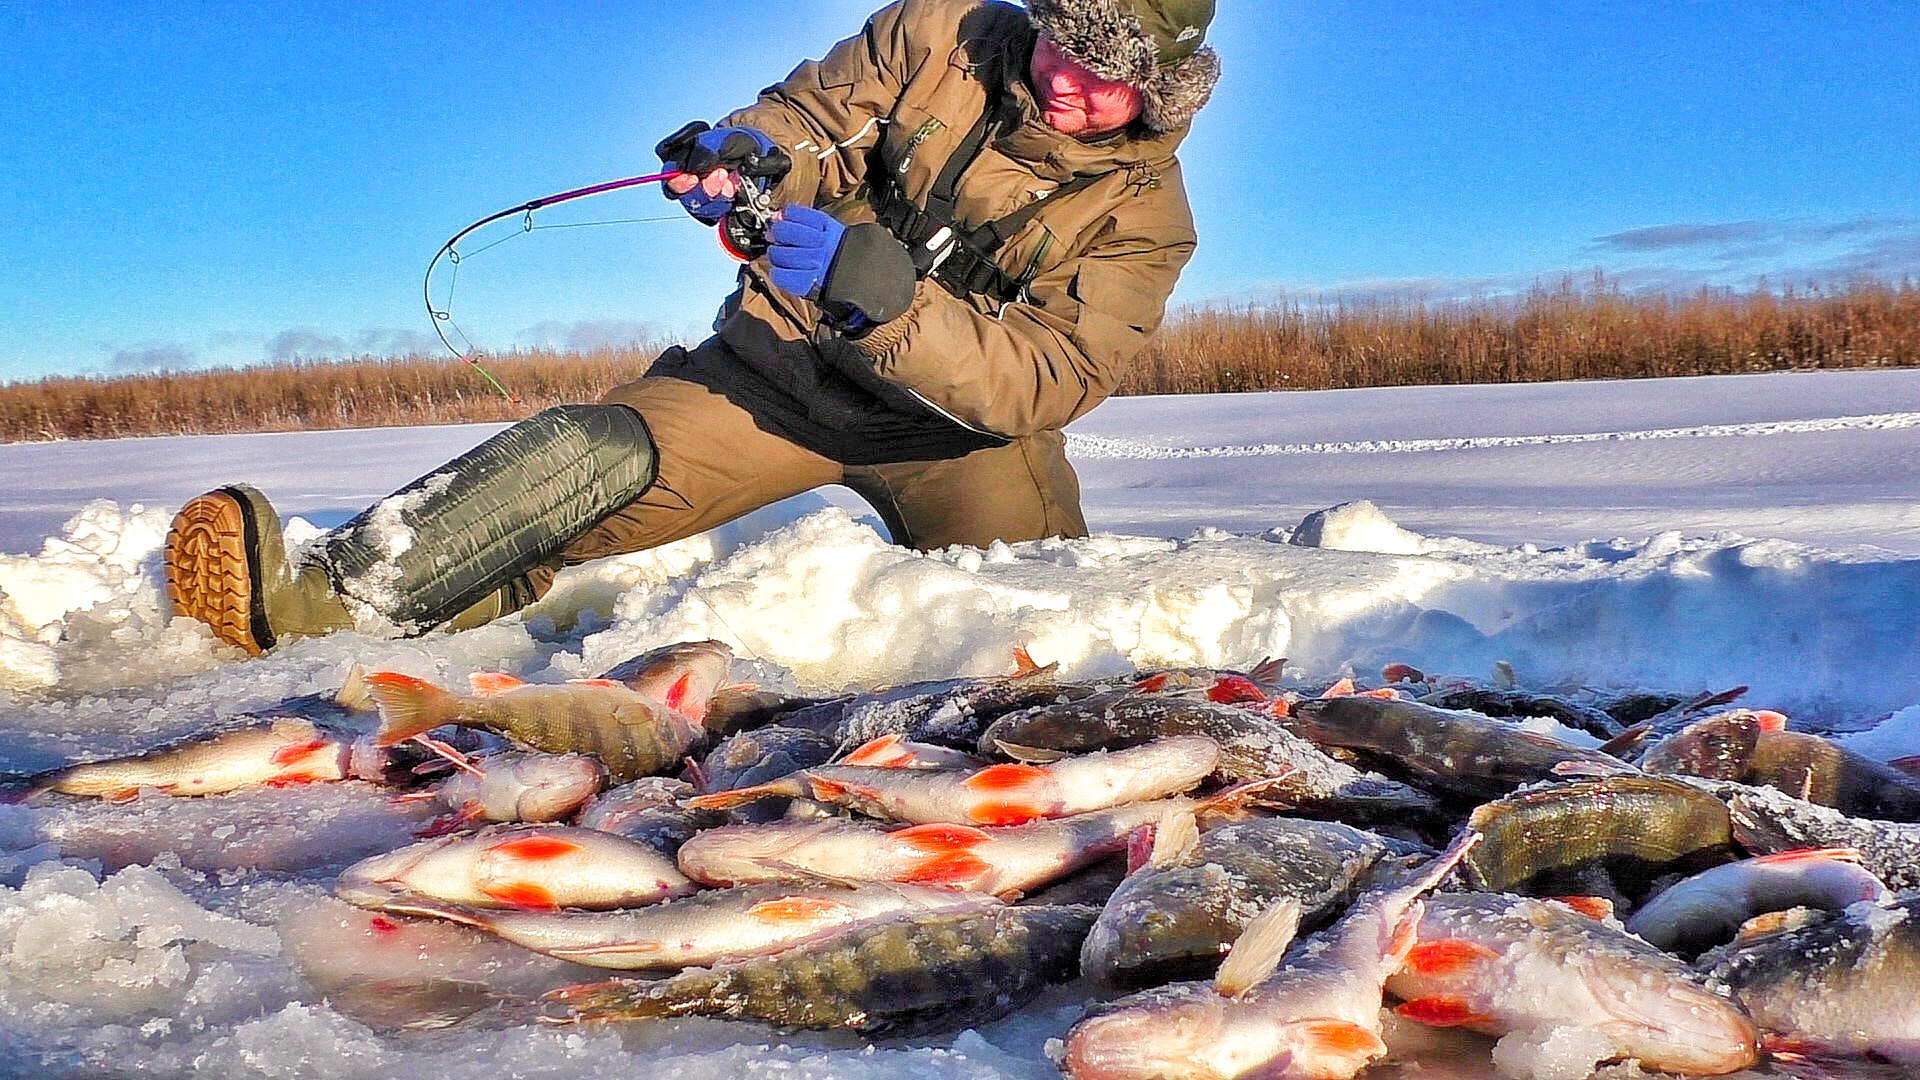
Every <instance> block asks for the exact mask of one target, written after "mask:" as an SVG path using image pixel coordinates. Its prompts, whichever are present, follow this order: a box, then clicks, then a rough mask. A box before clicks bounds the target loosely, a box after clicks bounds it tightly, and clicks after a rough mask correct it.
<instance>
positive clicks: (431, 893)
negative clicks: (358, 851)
mask: <svg viewBox="0 0 1920 1080" xmlns="http://www.w3.org/2000/svg"><path fill="white" fill-rule="evenodd" d="M697 888H698V886H697V885H695V884H694V883H693V882H692V881H689V880H688V879H687V877H686V875H685V874H682V873H681V872H680V871H679V869H678V868H676V867H675V866H674V864H673V863H672V861H670V860H668V859H667V858H665V857H663V856H662V855H661V854H660V853H659V852H657V851H655V850H654V849H653V848H650V847H648V846H647V845H645V844H641V843H638V842H637V841H633V840H628V839H626V838H625V837H621V836H615V835H613V834H612V833H604V832H599V831H597V830H594V829H581V828H576V827H574V826H571V825H493V826H489V827H487V828H484V829H480V830H478V831H476V832H473V833H469V834H464V835H459V836H445V837H440V838H437V839H433V840H425V841H422V842H420V843H417V844H410V845H408V846H406V847H403V848H400V849H399V850H397V851H390V852H387V853H385V854H383V855H374V856H371V857H369V858H366V859H362V860H360V861H359V862H357V863H354V864H353V865H352V866H349V867H347V868H346V869H345V870H343V871H341V873H340V876H339V878H338V879H337V880H336V881H335V882H334V890H333V891H334V895H335V896H338V897H339V898H340V899H342V900H345V901H346V902H348V903H350V904H354V905H356V906H358V907H364V908H373V909H376V910H380V909H384V908H386V907H387V906H388V904H390V903H392V902H395V901H401V902H404V901H406V900H409V899H413V898H427V899H434V900H443V901H446V902H448V903H452V904H459V905H462V906H465V907H476V908H518V909H527V910H546V911H552V910H557V909H559V908H588V909H594V910H605V909H607V908H618V907H634V906H638V905H641V904H650V903H654V902H656V901H659V900H664V899H666V898H667V897H670V896H684V895H686V894H688V893H691V892H693V891H695V890H696V889H697Z"/></svg>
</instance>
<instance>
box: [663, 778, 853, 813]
mask: <svg viewBox="0 0 1920 1080" xmlns="http://www.w3.org/2000/svg"><path fill="white" fill-rule="evenodd" d="M807 779H808V778H807V777H805V776H804V775H802V774H799V773H796V774H794V775H793V776H783V777H781V778H780V779H778V780H770V781H768V782H767V783H764V784H754V785H752V786H750V787H742V788H729V789H728V790H726V791H711V792H708V793H707V794H705V795H695V796H693V797H692V798H690V799H682V800H681V801H680V805H681V806H684V807H686V808H687V809H689V810H731V809H733V808H734V807H736V806H745V805H747V804H748V803H752V802H759V801H760V800H761V799H767V798H772V797H773V796H776V795H785V796H787V797H789V798H796V797H803V796H805V795H806V794H807V790H806V787H805V783H806V781H807ZM820 783H821V782H820V781H818V780H815V781H814V784H813V786H814V790H815V791H818V790H819V788H820Z"/></svg>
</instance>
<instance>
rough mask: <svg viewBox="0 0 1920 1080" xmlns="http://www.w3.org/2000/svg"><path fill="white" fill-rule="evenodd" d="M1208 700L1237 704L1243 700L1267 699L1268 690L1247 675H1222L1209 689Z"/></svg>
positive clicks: (1223, 703) (1221, 703)
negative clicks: (1257, 684)
mask: <svg viewBox="0 0 1920 1080" xmlns="http://www.w3.org/2000/svg"><path fill="white" fill-rule="evenodd" d="M1207 700H1208V701H1211V702H1214V703H1216V704H1220V705H1237V704H1239V703H1240V702H1243V701H1265V700H1267V692H1266V691H1265V690H1262V689H1260V688H1259V687H1258V686H1256V685H1254V682H1253V680H1252V679H1249V678H1247V677H1246V676H1245V675H1222V676H1221V677H1220V678H1219V679H1218V680H1216V681H1215V682H1214V684H1213V686H1211V687H1210V688H1208V690H1207Z"/></svg>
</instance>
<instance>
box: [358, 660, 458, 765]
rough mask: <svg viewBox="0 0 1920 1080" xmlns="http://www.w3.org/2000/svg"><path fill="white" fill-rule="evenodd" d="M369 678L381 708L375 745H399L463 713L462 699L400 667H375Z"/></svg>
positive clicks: (374, 738) (374, 740) (374, 698)
mask: <svg viewBox="0 0 1920 1080" xmlns="http://www.w3.org/2000/svg"><path fill="white" fill-rule="evenodd" d="M366 682H367V690H368V692H370V693H371V694H372V695H373V700H374V702H375V703H376V704H377V705H378V706H379V708H380V730H379V731H378V732H377V733H376V734H375V735H374V737H373V744H374V745H375V746H383V747H384V746H395V745H398V744H399V743H403V742H405V741H407V740H408V739H411V738H413V737H414V736H415V735H419V734H422V733H424V732H428V731H431V730H433V729H434V728H437V727H439V726H440V725H441V724H445V723H450V722H452V721H453V720H454V718H455V717H457V716H458V715H459V714H460V699H459V698H457V697H455V696H454V695H452V694H449V693H447V692H446V691H445V690H442V689H440V688H439V687H437V686H435V685H433V684H432V683H430V682H428V681H426V680H425V679H418V678H415V677H413V676H412V675H403V674H401V673H400V672H398V671H375V672H370V673H369V674H368V675H367V677H366Z"/></svg>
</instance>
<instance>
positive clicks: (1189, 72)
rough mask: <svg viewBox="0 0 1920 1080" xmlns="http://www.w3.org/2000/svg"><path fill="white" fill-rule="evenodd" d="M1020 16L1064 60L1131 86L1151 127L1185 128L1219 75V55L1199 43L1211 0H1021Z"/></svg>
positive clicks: (1164, 129) (1203, 103)
mask: <svg viewBox="0 0 1920 1080" xmlns="http://www.w3.org/2000/svg"><path fill="white" fill-rule="evenodd" d="M1027 14H1028V16H1029V17H1030V18H1031V19H1032V20H1033V25H1034V27H1035V28H1036V29H1038V30H1040V32H1042V33H1044V34H1046V35H1047V37H1049V38H1051V39H1053V42H1054V44H1056V45H1058V46H1059V47H1060V51H1061V52H1063V53H1065V54H1066V55H1067V57H1068V58H1069V59H1071V60H1073V61H1074V62H1075V63H1078V64H1081V65H1083V66H1084V67H1085V68H1086V69H1087V70H1088V71H1091V72H1093V73H1094V74H1095V75H1098V76H1100V77H1102V78H1106V79H1114V80H1117V81H1119V82H1123V83H1126V84H1127V85H1129V86H1132V87H1134V88H1136V89H1138V90H1139V91H1140V97H1141V106H1142V108H1141V114H1140V119H1141V122H1142V123H1144V124H1145V125H1146V126H1147V127H1148V128H1150V129H1152V130H1154V131H1173V130H1175V129H1177V128H1182V127H1185V126H1187V124H1188V123H1190V122H1191V121H1192V120H1193V117H1194V114H1196V113H1198V112H1199V111H1200V107H1201V106H1203V105H1205V104H1206V103H1207V99H1208V98H1209V97H1212V96H1213V87H1214V84H1215V83H1217V82H1219V81H1220V54H1219V53H1217V52H1215V51H1214V50H1213V48H1212V47H1211V46H1208V45H1204V44H1201V42H1202V41H1204V40H1205V36H1206V29H1207V23H1208V22H1209V21H1211V19H1212V18H1213V4H1212V2H1211V0H1027Z"/></svg>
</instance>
